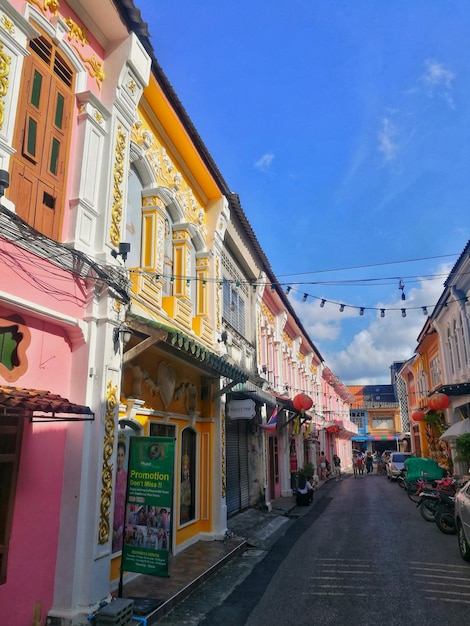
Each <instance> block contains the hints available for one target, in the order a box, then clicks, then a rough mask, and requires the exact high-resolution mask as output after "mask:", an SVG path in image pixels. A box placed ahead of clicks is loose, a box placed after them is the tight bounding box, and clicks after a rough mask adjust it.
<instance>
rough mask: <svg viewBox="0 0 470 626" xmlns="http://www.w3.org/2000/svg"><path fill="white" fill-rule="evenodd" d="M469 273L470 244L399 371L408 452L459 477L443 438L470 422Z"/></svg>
mask: <svg viewBox="0 0 470 626" xmlns="http://www.w3.org/2000/svg"><path fill="white" fill-rule="evenodd" d="M469 270H470V242H468V243H467V245H466V246H465V248H464V250H463V251H462V253H461V255H460V257H459V258H458V260H457V262H456V263H455V265H454V267H453V268H452V270H451V272H450V273H449V276H448V277H447V279H446V281H445V283H444V289H443V291H442V293H441V296H440V297H439V300H438V302H437V304H436V306H435V307H434V308H433V310H432V311H429V314H428V315H427V317H426V321H425V323H424V325H423V328H422V330H421V332H420V334H419V336H418V339H417V345H416V347H415V349H414V353H415V354H414V356H413V357H412V358H411V359H409V360H408V361H407V362H406V363H404V365H403V367H402V368H401V370H400V372H399V373H400V376H401V378H402V380H403V381H404V383H405V394H406V402H407V405H408V411H409V415H410V417H411V419H410V427H411V445H412V450H413V452H414V453H415V454H416V455H418V456H425V457H429V458H432V459H433V460H435V461H436V462H437V463H439V465H441V466H442V467H444V468H446V469H447V470H448V471H449V472H451V473H456V474H461V475H462V474H467V473H468V467H465V465H464V464H463V463H462V462H456V460H455V459H456V454H455V436H451V437H447V436H446V434H445V433H446V430H447V429H448V428H449V427H451V426H453V425H454V424H456V425H459V424H460V425H461V424H462V422H463V421H464V420H468V419H470V306H469V303H470V277H469ZM425 313H428V312H427V311H425ZM466 423H468V422H466ZM464 427H465V424H464ZM462 432H463V430H462ZM443 435H444V438H442V439H441V437H442V436H443Z"/></svg>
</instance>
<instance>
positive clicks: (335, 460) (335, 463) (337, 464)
mask: <svg viewBox="0 0 470 626" xmlns="http://www.w3.org/2000/svg"><path fill="white" fill-rule="evenodd" d="M333 466H334V468H335V476H336V480H342V478H341V459H340V458H339V456H338V455H337V454H333Z"/></svg>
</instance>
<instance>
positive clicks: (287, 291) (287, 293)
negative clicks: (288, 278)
mask: <svg viewBox="0 0 470 626" xmlns="http://www.w3.org/2000/svg"><path fill="white" fill-rule="evenodd" d="M291 289H292V287H287V289H286V292H285V293H286V296H288V295H289V292H290V290H291Z"/></svg>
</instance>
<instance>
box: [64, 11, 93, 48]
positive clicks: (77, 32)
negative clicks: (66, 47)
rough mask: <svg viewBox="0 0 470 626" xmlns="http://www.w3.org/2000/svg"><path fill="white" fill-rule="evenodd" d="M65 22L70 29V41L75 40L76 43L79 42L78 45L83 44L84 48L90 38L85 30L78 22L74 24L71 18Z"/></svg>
mask: <svg viewBox="0 0 470 626" xmlns="http://www.w3.org/2000/svg"><path fill="white" fill-rule="evenodd" d="M64 22H65V23H66V24H67V26H68V27H69V34H68V38H69V41H72V40H73V39H75V41H77V42H78V43H81V44H82V46H84V45H85V44H87V43H89V41H88V37H87V35H86V33H85V31H84V30H83V28H81V27H80V26H79V25H78V24H77V23H76V22H74V21H73V19H72V18H71V17H67V18H66V19H64Z"/></svg>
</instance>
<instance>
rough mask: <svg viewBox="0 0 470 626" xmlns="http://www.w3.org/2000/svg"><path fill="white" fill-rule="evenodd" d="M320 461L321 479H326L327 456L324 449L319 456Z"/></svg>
mask: <svg viewBox="0 0 470 626" xmlns="http://www.w3.org/2000/svg"><path fill="white" fill-rule="evenodd" d="M318 462H319V463H320V478H321V480H325V478H326V456H325V453H324V452H323V450H322V451H321V452H320V456H319V458H318Z"/></svg>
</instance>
